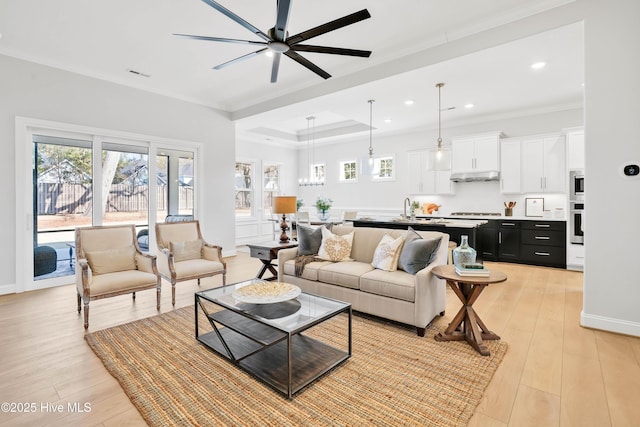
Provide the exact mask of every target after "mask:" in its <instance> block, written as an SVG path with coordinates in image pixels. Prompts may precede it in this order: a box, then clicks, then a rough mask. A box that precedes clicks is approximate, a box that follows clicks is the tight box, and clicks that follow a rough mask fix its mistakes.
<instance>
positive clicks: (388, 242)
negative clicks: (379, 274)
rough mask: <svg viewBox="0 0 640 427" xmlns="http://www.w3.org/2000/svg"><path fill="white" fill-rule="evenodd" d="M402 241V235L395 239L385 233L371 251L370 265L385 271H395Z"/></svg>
mask: <svg viewBox="0 0 640 427" xmlns="http://www.w3.org/2000/svg"><path fill="white" fill-rule="evenodd" d="M403 243H404V236H400V237H398V238H397V239H394V238H393V237H391V236H389V235H388V234H385V235H384V236H382V239H380V243H378V246H377V247H376V250H375V252H374V253H373V261H371V265H372V266H374V267H375V268H378V269H380V270H385V271H396V270H397V269H398V257H399V256H400V249H402V244H403Z"/></svg>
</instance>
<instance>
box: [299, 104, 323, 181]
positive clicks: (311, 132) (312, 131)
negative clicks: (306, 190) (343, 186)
mask: <svg viewBox="0 0 640 427" xmlns="http://www.w3.org/2000/svg"><path fill="white" fill-rule="evenodd" d="M312 122H313V126H312V125H311V123H312ZM312 135H313V145H312V144H311V137H312ZM312 150H313V162H314V163H315V161H316V118H315V116H309V117H307V173H308V174H309V175H308V179H307V178H304V180H303V179H302V178H300V179H298V185H299V186H300V187H308V186H312V185H324V178H321V179H320V180H316V179H315V174H313V175H312V174H311V161H310V159H311V151H312Z"/></svg>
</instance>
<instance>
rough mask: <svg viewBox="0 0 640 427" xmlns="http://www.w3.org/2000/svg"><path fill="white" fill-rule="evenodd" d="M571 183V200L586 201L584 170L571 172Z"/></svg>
mask: <svg viewBox="0 0 640 427" xmlns="http://www.w3.org/2000/svg"><path fill="white" fill-rule="evenodd" d="M569 183H570V185H571V190H570V191H571V192H570V193H569V200H574V201H579V200H584V171H583V170H572V171H569Z"/></svg>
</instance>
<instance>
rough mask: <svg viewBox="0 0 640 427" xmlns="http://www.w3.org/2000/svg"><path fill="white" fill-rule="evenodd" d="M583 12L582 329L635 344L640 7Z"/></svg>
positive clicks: (615, 2)
mask: <svg viewBox="0 0 640 427" xmlns="http://www.w3.org/2000/svg"><path fill="white" fill-rule="evenodd" d="M582 3H583V6H584V7H585V13H586V17H585V44H586V48H585V60H586V63H585V71H586V72H585V75H586V82H585V145H586V168H585V182H586V184H587V187H586V195H585V200H586V232H585V239H586V242H587V244H586V245H585V249H586V254H585V256H586V259H585V261H586V269H585V288H584V307H583V312H582V324H583V325H585V326H590V327H594V328H599V329H607V330H611V331H617V332H621V333H626V334H632V335H636V336H640V310H639V309H638V301H640V278H639V276H638V274H637V273H636V272H635V270H637V262H638V253H639V252H638V249H637V248H636V246H637V245H638V242H640V227H639V223H638V219H639V218H640V179H635V180H629V179H624V178H622V177H621V175H620V174H619V173H618V169H619V167H620V166H621V165H622V164H624V163H627V162H635V163H636V164H640V126H639V125H638V117H640V106H638V101H637V99H636V96H637V94H640V80H639V79H638V75H640V55H638V52H640V26H639V25H638V17H640V2H638V1H637V0H611V1H607V2H602V1H599V0H582Z"/></svg>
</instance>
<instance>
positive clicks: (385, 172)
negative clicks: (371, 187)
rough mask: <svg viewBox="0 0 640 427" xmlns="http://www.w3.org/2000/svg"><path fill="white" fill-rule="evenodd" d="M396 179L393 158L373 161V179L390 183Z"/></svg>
mask: <svg viewBox="0 0 640 427" xmlns="http://www.w3.org/2000/svg"><path fill="white" fill-rule="evenodd" d="M395 177H396V172H395V161H394V156H382V157H376V158H375V159H374V161H373V179H374V180H376V181H392V180H394V179H395Z"/></svg>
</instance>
